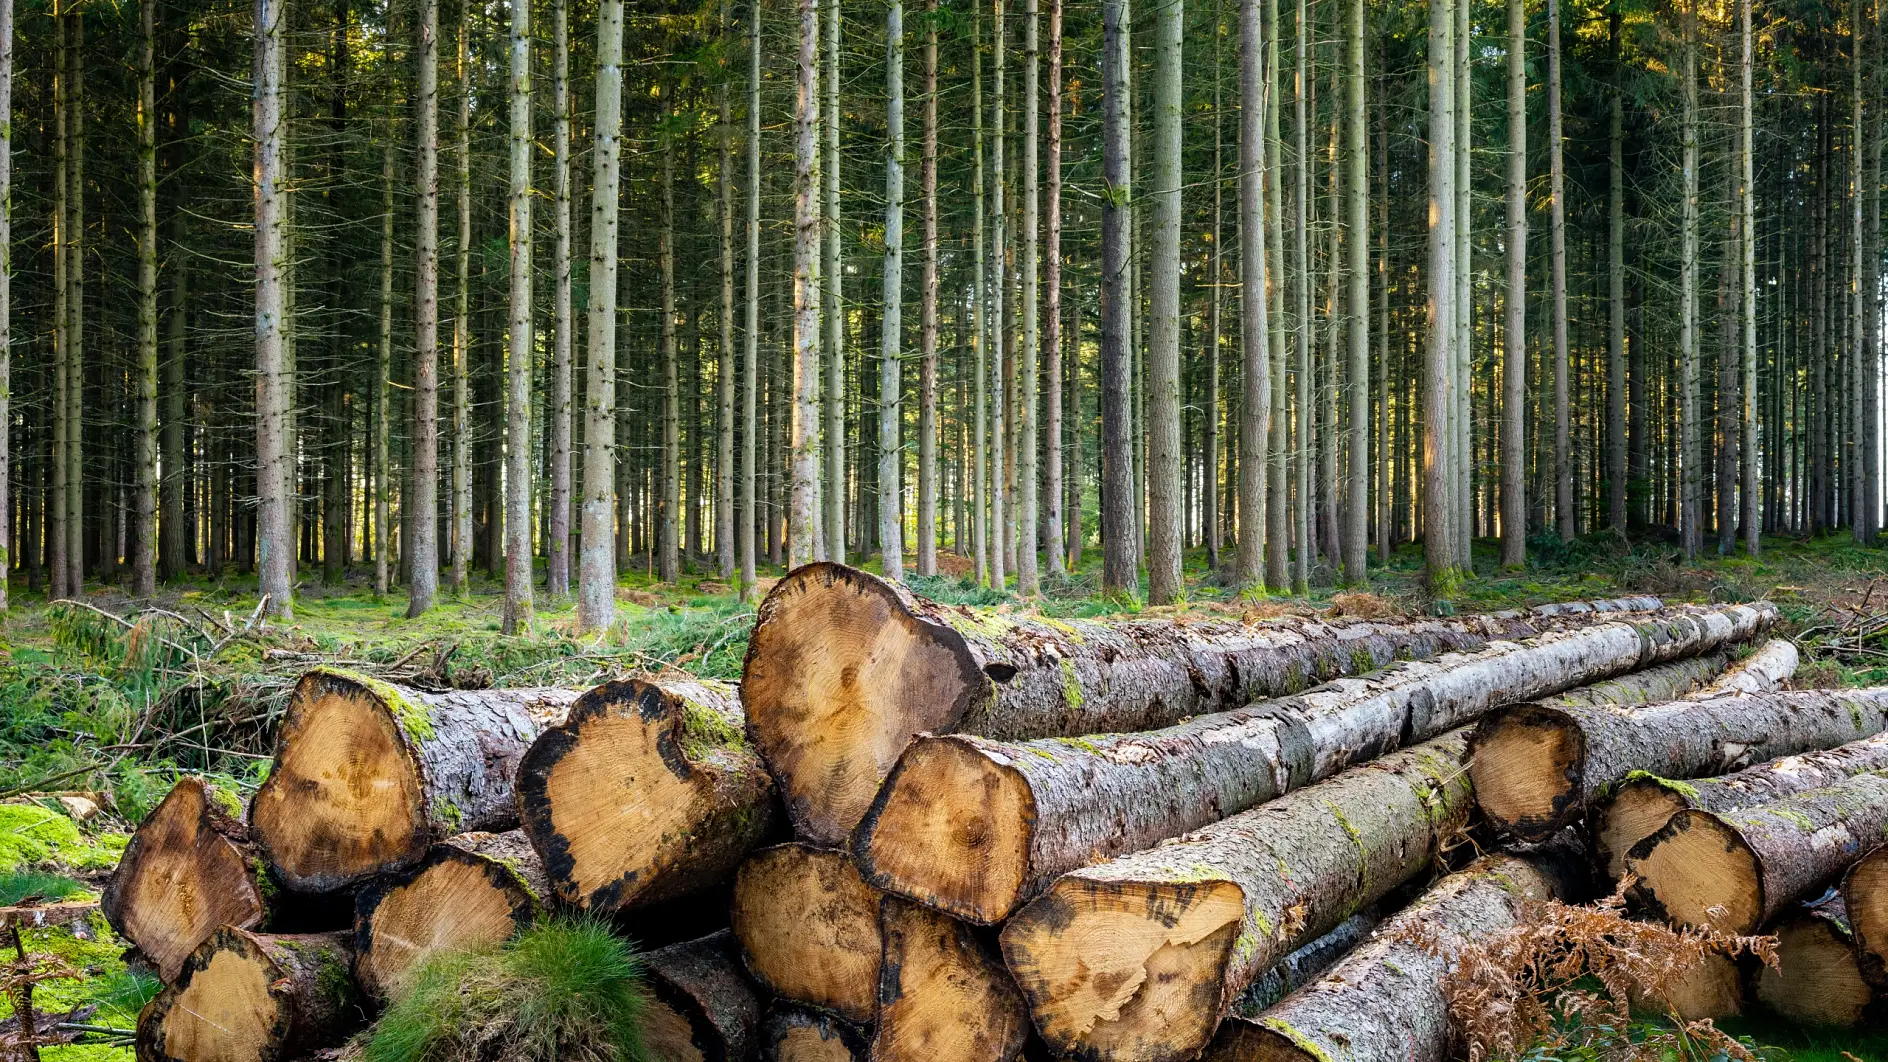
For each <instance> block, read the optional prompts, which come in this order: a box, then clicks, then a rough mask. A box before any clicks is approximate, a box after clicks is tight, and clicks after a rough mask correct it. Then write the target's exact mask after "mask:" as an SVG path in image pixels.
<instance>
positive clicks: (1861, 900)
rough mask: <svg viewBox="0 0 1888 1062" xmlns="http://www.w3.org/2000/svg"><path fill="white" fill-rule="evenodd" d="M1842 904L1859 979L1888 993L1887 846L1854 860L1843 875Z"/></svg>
mask: <svg viewBox="0 0 1888 1062" xmlns="http://www.w3.org/2000/svg"><path fill="white" fill-rule="evenodd" d="M1842 905H1843V908H1844V909H1845V910H1847V911H1848V913H1849V928H1850V929H1852V930H1854V932H1855V952H1856V955H1857V956H1858V957H1859V958H1860V959H1861V963H1862V976H1863V977H1866V978H1868V981H1869V983H1870V984H1872V985H1874V986H1875V987H1876V988H1877V989H1880V990H1882V991H1884V992H1888V845H1881V846H1880V847H1877V848H1876V849H1875V850H1874V851H1872V852H1870V853H1868V854H1867V855H1865V856H1863V857H1862V858H1861V859H1858V860H1856V861H1855V865H1854V866H1852V867H1850V868H1849V871H1848V873H1846V874H1844V875H1843V876H1842Z"/></svg>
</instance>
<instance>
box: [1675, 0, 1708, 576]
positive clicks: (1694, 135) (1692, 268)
mask: <svg viewBox="0 0 1888 1062" xmlns="http://www.w3.org/2000/svg"><path fill="white" fill-rule="evenodd" d="M1697 17H1698V16H1697V10H1696V6H1695V0H1691V2H1690V3H1688V4H1687V6H1686V8H1685V11H1684V16H1683V18H1684V44H1683V48H1682V52H1681V56H1680V59H1679V89H1680V92H1681V94H1682V99H1683V112H1682V117H1681V119H1680V121H1681V123H1682V124H1681V132H1680V137H1681V140H1682V143H1683V161H1682V164H1681V165H1682V170H1681V179H1682V181H1683V183H1682V185H1681V188H1680V191H1679V196H1680V199H1681V205H1680V209H1681V214H1680V222H1679V226H1680V248H1679V260H1678V358H1679V432H1680V446H1679V454H1678V459H1679V476H1680V483H1681V487H1680V495H1679V496H1680V505H1679V538H1680V541H1681V542H1682V543H1683V547H1684V552H1685V557H1686V558H1687V559H1690V560H1695V559H1696V558H1697V556H1698V554H1699V552H1701V551H1702V550H1703V548H1704V508H1703V505H1702V499H1701V497H1700V486H1701V484H1700V481H1699V474H1700V469H1699V461H1700V458H1701V457H1702V450H1701V448H1700V445H1699V443H1700V440H1699V409H1698V56H1697V44H1696V40H1697Z"/></svg>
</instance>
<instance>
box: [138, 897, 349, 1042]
mask: <svg viewBox="0 0 1888 1062" xmlns="http://www.w3.org/2000/svg"><path fill="white" fill-rule="evenodd" d="M352 957H353V956H352V955H351V953H350V951H349V949H348V943H347V934H345V933H307V934H292V935H289V934H285V935H276V936H272V935H268V934H263V933H252V932H250V931H248V930H245V929H233V928H225V929H221V930H218V931H217V933H216V935H215V936H213V937H211V938H210V940H209V942H208V943H206V944H204V945H203V947H201V948H199V949H197V951H196V953H195V954H194V955H192V956H190V958H189V959H188V960H187V961H186V962H185V963H184V966H183V969H182V971H181V972H180V973H179V974H178V977H177V980H176V982H175V983H173V984H171V985H170V986H169V987H168V988H165V989H164V990H163V991H162V992H159V993H158V994H157V996H156V998H154V999H152V1000H151V1002H150V1003H148V1004H146V1005H145V1008H144V1012H143V1013H142V1014H140V1015H139V1016H138V1034H137V1053H138V1059H139V1062H278V1060H285V1059H291V1058H299V1057H301V1056H302V1055H303V1054H305V1053H307V1052H309V1051H312V1050H314V1049H316V1048H321V1047H332V1046H334V1045H337V1044H339V1043H340V1042H341V1041H342V1040H343V1039H344V1038H345V1037H346V1036H347V1034H348V1033H349V1032H350V1031H352V1030H353V1029H354V1028H355V1027H356V1026H357V1025H359V1024H360V1022H361V1020H362V1018H363V1016H364V1015H363V1013H362V1011H361V1009H360V1007H359V1006H358V1004H357V1001H356V997H355V990H354V979H353V978H352V977H350V976H349V975H348V964H349V962H350V961H351V959H352Z"/></svg>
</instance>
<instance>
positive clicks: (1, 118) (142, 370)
mask: <svg viewBox="0 0 1888 1062" xmlns="http://www.w3.org/2000/svg"><path fill="white" fill-rule="evenodd" d="M138 7H139V13H138V23H139V34H138V109H137V126H138V358H137V371H136V375H135V379H136V394H137V422H136V423H137V429H136V433H135V434H136V443H135V447H134V456H133V461H134V462H135V464H136V476H135V485H134V487H133V501H132V506H131V508H132V513H131V534H130V535H129V536H128V538H129V540H130V541H129V544H128V547H127V548H128V549H129V550H130V553H131V593H132V595H133V596H134V597H140V598H150V597H154V596H156V594H157V443H158V439H157V12H156V4H155V0H144V2H143V3H141V4H139V5H138ZM9 47H10V45H9ZM9 61H10V53H9ZM10 75H11V67H10V66H9V67H8V68H7V69H6V70H5V71H4V72H0V80H4V79H5V78H6V77H7V76H10ZM9 103H10V100H9ZM11 121H12V119H11V117H10V115H4V114H0V126H10V125H11ZM8 139H9V140H10V139H11V133H10V132H9V134H8ZM4 146H5V145H4V144H0V147H4ZM3 180H4V178H0V181H3ZM5 194H6V186H5V184H4V183H0V200H4V199H5ZM6 235H7V232H6V230H4V229H0V243H4V242H5V240H4V239H3V238H4V237H5V236H6ZM10 266H11V261H10V259H0V272H6V271H7V269H8V268H9V267H10ZM3 308H4V307H0V309H3ZM6 334H8V333H7V332H6V331H5V330H4V326H0V337H3V336H4V335H6ZM6 393H7V382H6V374H5V369H4V367H0V402H4V401H5V399H4V396H5V395H6ZM7 423H11V419H10V418H8V417H7V416H6V409H5V407H4V406H3V405H0V424H7ZM5 446H6V444H5V443H0V495H4V494H6V493H7V477H6V449H5ZM6 504H7V503H6V502H4V501H0V538H10V536H11V531H10V530H5V529H9V528H10V527H11V524H9V523H8V522H7V518H6V517H7V514H6ZM11 570H12V564H11V558H10V557H8V556H7V552H6V545H5V544H4V543H0V573H7V572H10V571H11ZM4 581H5V580H4V579H0V582H4ZM5 611H6V592H5V590H4V589H0V613H4V612H5Z"/></svg>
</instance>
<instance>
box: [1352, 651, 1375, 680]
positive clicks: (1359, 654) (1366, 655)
mask: <svg viewBox="0 0 1888 1062" xmlns="http://www.w3.org/2000/svg"><path fill="white" fill-rule="evenodd" d="M1376 669H1377V658H1376V657H1374V656H1372V655H1371V654H1370V650H1368V649H1366V648H1364V647H1363V646H1361V645H1360V646H1358V647H1357V648H1355V649H1352V650H1351V651H1350V673H1351V674H1353V675H1364V674H1368V673H1369V672H1372V671H1375V670H1376Z"/></svg>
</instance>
